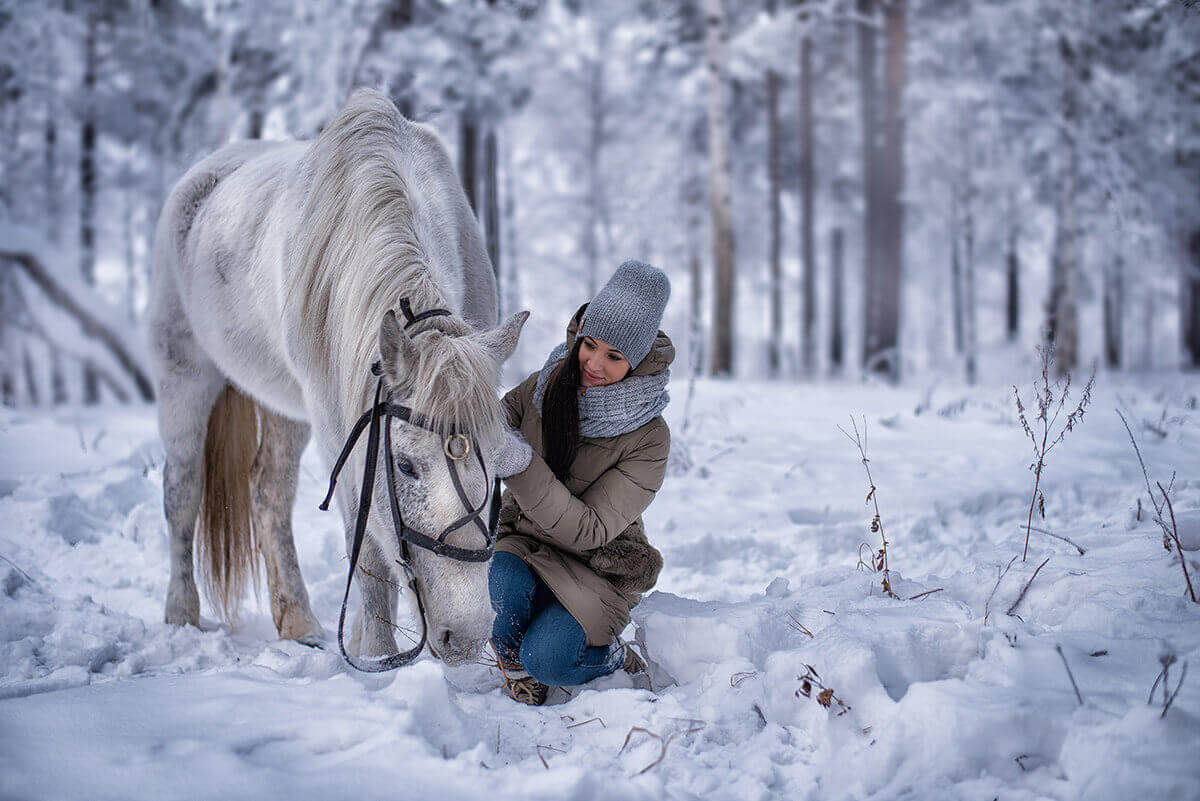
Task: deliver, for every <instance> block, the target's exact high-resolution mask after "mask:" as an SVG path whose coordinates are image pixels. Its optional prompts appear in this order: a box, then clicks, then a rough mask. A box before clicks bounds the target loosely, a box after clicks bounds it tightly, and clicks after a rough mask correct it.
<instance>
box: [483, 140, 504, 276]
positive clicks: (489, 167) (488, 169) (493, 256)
mask: <svg viewBox="0 0 1200 801" xmlns="http://www.w3.org/2000/svg"><path fill="white" fill-rule="evenodd" d="M499 160H500V154H499V153H498V152H497V150H496V129H495V127H494V126H488V129H487V132H486V133H484V135H483V173H484V177H483V189H484V192H483V211H484V214H483V220H484V234H485V238H486V240H487V252H488V259H490V260H491V262H492V274H493V275H495V276H496V290H497V295H496V297H497V298H499V297H500V295H499V290H500V187H499V181H500V176H499V175H498V172H499V169H500V165H499Z"/></svg>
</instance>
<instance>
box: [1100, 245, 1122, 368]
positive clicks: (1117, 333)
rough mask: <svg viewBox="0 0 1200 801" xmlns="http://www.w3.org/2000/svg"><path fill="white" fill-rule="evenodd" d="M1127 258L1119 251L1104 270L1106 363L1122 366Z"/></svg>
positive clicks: (1117, 366) (1113, 366)
mask: <svg viewBox="0 0 1200 801" xmlns="http://www.w3.org/2000/svg"><path fill="white" fill-rule="evenodd" d="M1124 273H1125V260H1124V258H1122V256H1121V254H1120V252H1118V253H1117V254H1116V256H1115V258H1114V259H1113V262H1112V264H1111V265H1109V266H1108V267H1107V269H1105V270H1104V363H1105V365H1107V366H1108V367H1110V368H1113V369H1116V368H1119V367H1120V366H1121V333H1122V327H1123V324H1124V321H1125V286H1124V285H1125V275H1124Z"/></svg>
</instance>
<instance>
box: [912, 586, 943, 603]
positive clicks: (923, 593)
mask: <svg viewBox="0 0 1200 801" xmlns="http://www.w3.org/2000/svg"><path fill="white" fill-rule="evenodd" d="M944 589H946V588H945V587H938V588H937V589H936V590H925V592H918V593H917V594H916V595H910V596H908V600H910V601H915V600H917V599H918V598H924V597H925V596H926V595H933V594H934V593H935V592H941V591H942V590H944Z"/></svg>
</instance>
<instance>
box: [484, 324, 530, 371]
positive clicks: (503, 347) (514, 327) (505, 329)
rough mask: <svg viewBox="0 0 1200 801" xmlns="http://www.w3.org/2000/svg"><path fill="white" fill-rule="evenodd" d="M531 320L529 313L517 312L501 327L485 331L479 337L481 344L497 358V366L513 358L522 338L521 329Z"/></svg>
mask: <svg viewBox="0 0 1200 801" xmlns="http://www.w3.org/2000/svg"><path fill="white" fill-rule="evenodd" d="M528 319H529V312H527V311H523V312H517V313H516V314H514V315H513V316H512V317H509V318H508V319H507V320H505V321H504V322H503V323H501V324H500V325H498V326H496V327H495V328H493V329H491V330H490V331H484V332H483V333H482V334H480V335H479V342H480V343H481V344H482V345H483V346H484V347H485V348H487V349H488V351H490V352H491V354H492V355H493V356H495V357H496V363H497V364H503V363H504V360H505V359H507V358H508V357H509V356H512V354H513V351H514V350H516V349H517V340H518V339H519V338H520V337H521V327H522V326H524V325H525V321H526V320H528Z"/></svg>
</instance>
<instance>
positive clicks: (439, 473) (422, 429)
mask: <svg viewBox="0 0 1200 801" xmlns="http://www.w3.org/2000/svg"><path fill="white" fill-rule="evenodd" d="M528 316H529V312H520V313H518V314H514V315H513V316H511V317H509V318H508V319H507V320H505V321H504V322H503V323H501V324H500V325H499V326H497V327H496V328H493V329H490V330H486V331H475V330H473V329H471V328H470V327H468V326H467V325H466V324H465V323H463V322H462V321H461V320H459V319H458V318H457V317H453V316H443V317H439V318H436V320H434V321H430V322H427V323H423V324H422V325H421V327H420V328H419V329H416V330H414V331H413V333H411V334H410V332H409V330H406V328H405V327H404V326H401V325H400V323H399V321H398V320H397V319H396V315H395V314H394V313H393V312H391V311H388V312H387V313H386V314H385V315H384V318H383V322H382V324H381V326H380V331H379V354H380V365H381V368H382V369H381V373H382V376H381V377H382V380H383V390H384V392H385V393H386V394H387V395H388V396H389V397H390V400H391V402H392V403H393V404H401V405H403V406H405V407H407V408H409V409H411V410H412V411H413V413H414V414H415V415H419V416H420V418H421V424H420V425H417V424H412V423H411V422H406V421H403V420H401V419H392V420H391V422H390V423H389V424H388V425H389V427H390V430H389V431H388V432H387V434H388V436H389V438H390V445H391V448H390V452H387V453H385V454H384V457H383V458H386V459H390V460H391V470H390V476H391V480H390V486H386V484H387V483H389V482H388V476H389V471H381V473H382V476H381V477H380V479H379V480H382V481H383V482H384V484H385V491H386V492H390V493H392V494H393V496H394V497H395V499H396V501H397V508H398V510H399V512H400V515H401V516H402V519H403V525H404V526H405V527H406V528H409V529H412V530H415V531H417V532H422V533H423V534H425V535H426V536H428V537H432V538H434V539H437V540H439V541H440V542H444V543H445V544H446V545H449V546H452V547H454V548H459V549H468V550H474V551H478V550H480V549H486V548H488V547H489V545H490V543H489V542H488V540H487V536H486V525H487V519H488V514H487V510H488V501H489V493H490V492H491V491H492V487H491V483H492V482H491V480H490V477H492V476H494V470H493V461H494V457H495V454H496V453H497V451H498V446H499V444H500V438H501V436H502V435H503V433H504V427H505V420H504V412H503V409H502V405H501V401H500V399H499V397H498V396H497V392H496V387H497V384H498V383H499V373H500V366H501V365H502V364H503V363H504V361H505V360H506V359H507V358H508V357H509V356H510V355H512V352H513V350H514V349H515V348H516V346H517V340H518V338H519V336H520V333H521V327H522V326H523V325H524V323H525V320H526V318H527V317H528ZM472 450H476V451H477V453H472V452H471V451H472ZM485 471H486V472H485ZM382 500H383V498H381V501H382ZM468 504H469V505H470V507H472V508H474V509H475V510H476V511H478V510H482V515H477V516H476V517H475V518H473V519H470V520H467V521H465V522H464V516H469V513H470V512H471V511H472V509H469V508H467V506H468ZM383 505H385V504H383V503H381V504H380V506H381V507H382V506H383ZM380 514H382V515H383V516H384V517H385V518H386V514H385V513H383V512H382V510H381V511H380ZM480 520H482V523H479V522H478V521H480ZM456 524H458V525H457V526H456ZM368 536H372V537H374V539H375V540H376V543H375V544H376V545H377V546H378V547H379V548H380V549H381V551H382V553H383V554H384V555H385V556H386V557H387V558H388V561H389V562H393V561H400V560H401V558H402V554H401V550H402V548H403V546H402V545H401V543H400V542H398V538H397V536H396V534H395V532H394V531H393V530H392V527H391V526H373V527H371V528H370V529H368ZM408 553H409V560H408V561H409V563H410V564H411V566H412V568H413V570H414V571H415V573H416V576H417V579H418V582H419V587H420V592H421V595H422V599H423V601H424V606H425V616H426V625H427V627H428V635H429V647H430V650H431V651H432V652H433V653H434V655H435V656H437V657H439V658H441V659H442V660H443V661H444V662H446V663H448V664H460V663H463V662H467V661H472V660H474V659H475V658H476V657H477V656H478V654H479V651H480V649H481V648H482V646H483V644H484V642H486V640H487V638H488V637H489V636H490V634H491V620H492V611H491V606H490V604H489V602H488V564H489V562H488V561H463V560H460V559H457V558H454V557H453V556H447V555H445V554H444V553H443V554H439V553H437V552H435V551H434V550H432V549H429V548H427V547H408Z"/></svg>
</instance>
